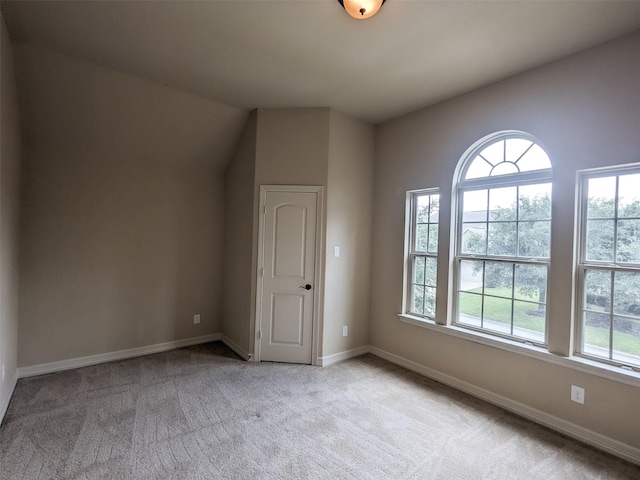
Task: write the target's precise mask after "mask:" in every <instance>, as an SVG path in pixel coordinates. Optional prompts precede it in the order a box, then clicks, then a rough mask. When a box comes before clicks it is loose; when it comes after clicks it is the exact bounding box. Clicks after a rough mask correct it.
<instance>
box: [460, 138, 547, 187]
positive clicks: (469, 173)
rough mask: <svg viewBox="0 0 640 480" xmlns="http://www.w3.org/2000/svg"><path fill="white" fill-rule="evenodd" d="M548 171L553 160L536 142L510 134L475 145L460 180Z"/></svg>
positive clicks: (484, 140)
mask: <svg viewBox="0 0 640 480" xmlns="http://www.w3.org/2000/svg"><path fill="white" fill-rule="evenodd" d="M463 158H464V157H463ZM545 170H547V171H549V170H551V160H549V156H548V155H547V152H545V151H544V149H543V148H542V147H540V145H538V144H537V143H536V141H535V139H533V138H531V137H530V136H529V135H527V134H525V133H520V132H509V133H503V134H498V135H492V136H491V137H490V138H488V139H483V140H481V141H480V142H479V143H478V144H476V146H475V147H474V148H472V149H471V151H470V154H469V155H468V156H467V157H466V165H465V168H464V170H463V172H462V176H461V180H462V181H465V180H474V179H480V178H487V177H497V176H501V175H513V174H519V173H525V172H535V171H545Z"/></svg>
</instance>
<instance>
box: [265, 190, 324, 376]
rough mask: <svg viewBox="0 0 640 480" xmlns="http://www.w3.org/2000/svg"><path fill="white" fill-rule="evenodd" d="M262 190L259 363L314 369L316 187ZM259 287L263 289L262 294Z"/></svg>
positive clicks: (317, 204)
mask: <svg viewBox="0 0 640 480" xmlns="http://www.w3.org/2000/svg"><path fill="white" fill-rule="evenodd" d="M271 188H273V189H276V190H270V189H269V187H263V192H262V195H261V200H262V206H261V207H262V213H263V218H262V227H261V240H260V241H261V253H262V255H261V264H260V265H259V268H260V267H261V268H260V270H259V279H258V281H259V288H258V305H257V307H258V309H257V310H258V315H257V318H256V320H257V321H256V337H257V338H256V346H257V354H258V360H261V361H273V362H291V363H307V364H309V363H312V350H313V348H312V347H313V343H314V342H313V340H314V335H313V327H314V318H313V317H314V302H315V301H317V295H316V293H315V292H316V285H315V282H316V259H317V253H316V248H317V246H318V243H319V242H318V239H317V238H316V234H317V232H318V231H319V229H320V228H319V220H320V218H319V215H318V210H319V208H318V207H319V202H320V200H321V197H320V194H321V189H320V188H319V187H289V189H288V190H286V188H287V187H271ZM260 287H261V288H260Z"/></svg>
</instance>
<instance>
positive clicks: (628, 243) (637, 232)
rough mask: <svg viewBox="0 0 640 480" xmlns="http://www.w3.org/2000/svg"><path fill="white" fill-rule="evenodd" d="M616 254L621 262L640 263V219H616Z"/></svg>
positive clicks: (617, 259)
mask: <svg viewBox="0 0 640 480" xmlns="http://www.w3.org/2000/svg"><path fill="white" fill-rule="evenodd" d="M616 256H617V258H616V261H618V262H621V263H640V219H638V220H635V219H634V220H619V221H618V232H617V245H616Z"/></svg>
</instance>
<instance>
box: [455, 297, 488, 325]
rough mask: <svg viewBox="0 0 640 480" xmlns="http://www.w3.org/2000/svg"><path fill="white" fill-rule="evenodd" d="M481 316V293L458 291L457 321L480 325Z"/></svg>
mask: <svg viewBox="0 0 640 480" xmlns="http://www.w3.org/2000/svg"><path fill="white" fill-rule="evenodd" d="M481 317H482V295H476V294H473V293H466V292H460V293H459V294H458V322H460V323H465V324H467V325H473V326H474V327H481V326H482V318H481Z"/></svg>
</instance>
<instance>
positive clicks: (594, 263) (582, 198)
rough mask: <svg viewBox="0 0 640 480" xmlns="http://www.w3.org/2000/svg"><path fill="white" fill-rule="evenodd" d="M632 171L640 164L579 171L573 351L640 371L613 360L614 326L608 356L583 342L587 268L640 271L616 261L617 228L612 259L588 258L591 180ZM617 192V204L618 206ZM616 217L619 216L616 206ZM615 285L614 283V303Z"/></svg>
mask: <svg viewBox="0 0 640 480" xmlns="http://www.w3.org/2000/svg"><path fill="white" fill-rule="evenodd" d="M631 173H640V164H638V163H636V164H630V165H620V166H613V167H606V168H599V169H590V170H583V171H580V172H578V196H577V199H578V201H577V207H578V208H577V215H576V218H577V226H576V247H577V249H578V252H577V255H576V259H577V261H576V270H575V272H576V273H575V275H576V277H577V278H576V282H575V283H576V286H577V288H576V298H575V305H576V310H575V318H574V326H575V342H574V354H575V355H576V356H579V357H583V358H586V359H588V360H591V361H593V362H598V363H602V364H606V365H612V366H615V367H621V368H623V369H626V370H630V371H636V372H640V365H634V364H627V363H625V362H622V361H619V360H614V359H613V358H612V357H613V339H612V336H613V326H610V330H609V358H604V357H602V356H596V355H592V354H589V353H587V352H585V345H584V328H583V313H584V309H585V301H584V298H585V275H586V271H587V270H600V271H606V272H632V273H638V274H640V263H621V262H618V261H617V260H616V255H615V248H616V247H615V236H616V235H617V228H616V227H614V232H616V233H614V256H613V260H612V261H600V260H587V258H586V253H587V252H586V250H587V249H586V242H587V205H588V198H589V197H588V181H589V180H590V179H592V178H598V177H610V176H616V177H618V176H620V175H625V174H631ZM617 198H618V195H617V192H616V205H617ZM614 215H615V217H614V220H617V219H618V211H617V207H616V209H615V214H614ZM613 290H614V285H613V281H612V285H611V292H610V293H611V295H612V298H611V302H613ZM609 315H610V316H611V317H613V316H614V313H613V308H612V309H611V312H609Z"/></svg>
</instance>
